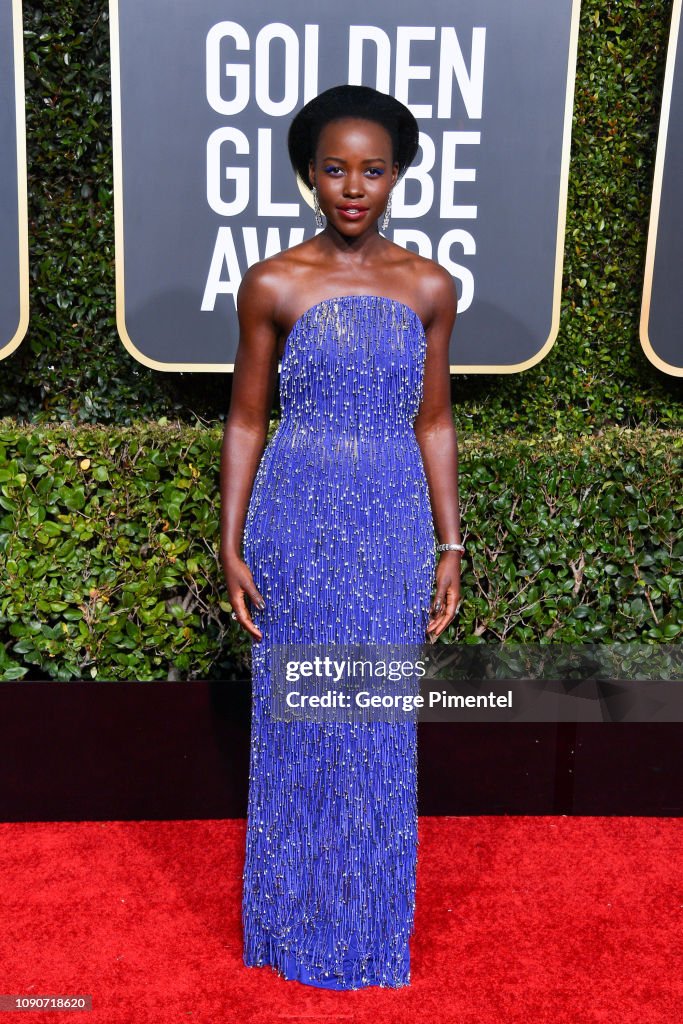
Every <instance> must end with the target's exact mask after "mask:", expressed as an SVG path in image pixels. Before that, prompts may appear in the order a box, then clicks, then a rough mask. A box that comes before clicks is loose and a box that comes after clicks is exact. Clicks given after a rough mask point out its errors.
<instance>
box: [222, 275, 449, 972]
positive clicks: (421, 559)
mask: <svg viewBox="0 0 683 1024" xmlns="http://www.w3.org/2000/svg"><path fill="white" fill-rule="evenodd" d="M426 345H427V341H426V336H425V332H424V329H423V325H422V323H421V321H420V319H419V317H418V316H417V314H416V313H415V312H414V311H413V310H412V309H411V308H410V307H408V306H406V305H405V304H403V303H401V302H399V301H397V300H394V299H389V298H384V297H380V296H374V295H348V296H342V297H338V298H333V299H324V300H323V301H321V302H318V303H316V304H315V305H314V306H312V307H311V308H310V309H308V310H307V311H306V312H305V313H303V315H302V316H301V317H300V318H299V319H298V320H297V322H296V323H295V325H294V327H293V329H292V331H291V333H290V335H289V337H288V338H287V341H286V344H285V351H284V353H283V357H282V364H281V374H280V404H281V420H280V424H279V426H278V428H277V430H276V432H275V434H274V435H273V437H272V439H271V441H270V442H269V444H268V445H267V447H266V449H265V451H264V453H263V456H262V458H261V461H260V463H259V466H258V469H257V472H256V475H255V479H254V484H253V488H252V492H251V497H250V501H249V506H248V510H247V516H246V520H245V529H244V541H243V555H244V560H245V562H246V564H247V565H248V566H249V568H250V570H251V572H252V576H253V578H254V582H255V583H256V586H257V587H258V589H259V591H260V593H261V594H262V596H263V598H264V601H265V609H264V610H263V611H260V610H258V609H255V608H254V609H253V610H252V617H253V620H254V622H255V624H256V625H257V626H258V627H259V628H260V629H261V631H262V636H263V639H262V641H260V642H259V641H253V642H252V680H253V682H252V686H253V690H252V725H251V749H250V767H249V799H248V817H247V842H246V857H245V863H244V873H243V899H242V923H243V937H244V949H243V959H244V963H245V964H246V965H247V966H262V965H270V966H271V967H272V968H273V969H274V970H275V971H276V972H277V973H278V974H280V975H281V976H282V977H284V978H286V979H289V980H298V981H300V982H303V983H305V984H308V985H315V986H318V987H323V988H334V989H358V988H361V987H365V986H369V985H378V986H382V987H392V988H396V987H400V986H404V985H407V984H409V983H410V947H409V939H410V936H411V934H412V932H413V927H414V911H415V882H416V866H417V845H418V837H417V744H416V725H415V721H414V719H413V721H411V722H405V721H400V722H398V723H396V722H381V721H371V722H362V723H356V722H339V721H337V722H313V721H301V720H298V721H289V722H283V721H275V720H274V719H272V718H270V717H269V715H268V714H267V703H268V697H269V693H270V671H271V654H272V645H273V644H285V643H311V644H338V643H344V644H346V643H350V644H355V643H376V644H384V643H386V644H390V643H393V642H399V643H404V642H405V643H410V644H412V643H416V644H422V643H424V642H425V637H426V634H425V630H426V627H427V624H428V622H429V604H430V600H431V593H432V582H433V576H434V569H435V557H436V548H435V538H434V530H433V520H432V510H431V504H430V498H429V492H428V486H427V480H426V476H425V472H424V466H423V462H422V457H421V452H420V449H419V446H418V444H417V439H416V436H415V432H414V429H413V422H414V420H415V417H416V415H417V412H418V408H419V405H420V401H421V398H422V393H423V375H424V361H425V355H426Z"/></svg>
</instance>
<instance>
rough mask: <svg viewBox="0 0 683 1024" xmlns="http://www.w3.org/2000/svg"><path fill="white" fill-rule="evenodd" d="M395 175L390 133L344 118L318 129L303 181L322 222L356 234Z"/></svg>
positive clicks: (380, 205) (377, 211)
mask: <svg viewBox="0 0 683 1024" xmlns="http://www.w3.org/2000/svg"><path fill="white" fill-rule="evenodd" d="M397 177H398V164H397V163H394V161H393V147H392V144H391V136H390V135H389V132H388V131H387V130H386V128H383V127H382V125H381V124H377V123H376V122H374V121H365V120H361V119H360V118H355V117H354V118H351V117H349V118H344V119H343V120H340V121H331V122H330V123H329V124H326V125H325V127H324V128H323V130H322V131H321V133H320V136H319V138H318V149H317V152H316V155H315V159H314V160H311V163H310V168H309V179H310V182H311V184H312V185H315V186H316V188H317V189H318V199H319V201H320V206H321V208H322V211H323V213H324V214H325V216H326V217H327V221H328V224H331V225H332V226H333V227H335V228H336V229H337V230H338V231H339V232H340V233H341V234H342V235H349V236H357V235H362V234H364V233H365V232H366V231H367V230H368V228H370V227H373V226H374V225H375V224H376V222H377V220H378V219H379V218H380V217H381V216H382V214H383V213H384V209H385V207H386V205H387V200H388V198H389V193H390V192H391V189H392V187H393V186H394V184H395V183H396V179H397Z"/></svg>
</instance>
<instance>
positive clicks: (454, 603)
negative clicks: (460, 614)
mask: <svg viewBox="0 0 683 1024" xmlns="http://www.w3.org/2000/svg"><path fill="white" fill-rule="evenodd" d="M459 598H460V594H459V590H457V589H456V588H455V587H448V589H447V590H446V591H445V593H440V592H439V588H437V592H436V594H435V595H434V601H433V603H432V607H431V609H430V618H431V621H430V623H429V625H428V626H427V635H428V637H429V640H430V641H431V642H432V643H434V641H435V640H436V638H437V637H438V636H440V634H441V633H443V631H444V629H446V627H447V626H448V625H449V624H450V623H451V622H452V621H453V619H454V618H455V614H456V612H457V610H458V604H459Z"/></svg>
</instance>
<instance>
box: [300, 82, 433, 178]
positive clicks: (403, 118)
mask: <svg viewBox="0 0 683 1024" xmlns="http://www.w3.org/2000/svg"><path fill="white" fill-rule="evenodd" d="M347 117H353V118H360V119H361V120H363V121H374V122H375V123H376V124H381V125H382V127H383V128H386V130H387V131H388V133H389V135H390V136H391V142H392V146H393V151H394V153H393V155H394V160H395V161H396V163H397V164H398V176H399V178H400V177H401V175H402V174H403V173H404V171H405V170H406V169H407V168H408V167H410V165H411V163H412V162H413V160H414V159H415V154H416V153H417V150H418V146H419V139H420V135H419V128H418V124H417V121H416V120H415V118H414V117H413V115H412V114H411V112H410V111H409V110H408V108H407V107H406V106H404V104H403V103H400V102H399V101H398V100H396V99H394V97H393V96H387V95H386V93H383V92H378V91H377V89H371V88H369V86H367V85H335V86H334V87H333V88H332V89H326V90H325V92H321V93H320V95H319V96H316V97H314V99H312V100H310V101H309V102H308V103H307V104H306V106H305V107H302V108H301V110H300V111H299V113H298V114H297V115H296V117H295V118H294V120H293V121H292V123H291V125H290V128H289V134H288V136H287V148H288V149H289V158H290V160H291V161H292V167H293V168H294V170H295V171H296V172H297V174H298V175H299V177H300V178H301V180H302V182H303V183H304V185H306V186H307V187H308V188H310V187H311V185H310V183H309V180H308V165H309V161H310V160H312V159H314V157H315V151H316V148H317V146H318V139H319V137H320V133H321V131H322V130H323V128H324V127H325V125H327V124H329V123H330V121H341V120H342V118H347Z"/></svg>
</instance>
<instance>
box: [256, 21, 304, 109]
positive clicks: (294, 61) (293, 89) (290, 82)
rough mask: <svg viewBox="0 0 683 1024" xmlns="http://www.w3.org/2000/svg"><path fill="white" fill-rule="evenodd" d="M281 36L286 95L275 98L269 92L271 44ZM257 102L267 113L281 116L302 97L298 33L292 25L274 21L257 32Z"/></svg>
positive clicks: (292, 107)
mask: <svg viewBox="0 0 683 1024" xmlns="http://www.w3.org/2000/svg"><path fill="white" fill-rule="evenodd" d="M274 39H279V40H281V41H282V42H283V43H284V44H285V82H284V95H283V97H282V99H281V100H273V99H272V97H271V95H270V71H271V67H272V63H273V62H272V60H271V56H270V44H271V43H272V42H273V40H274ZM255 51H256V75H255V80H256V81H255V89H254V92H255V97H256V102H257V103H258V105H259V107H260V108H261V110H262V111H263V113H264V114H269V115H270V116H271V117H282V116H283V115H284V114H290V113H291V112H292V111H293V110H294V108H295V106H296V105H297V103H298V101H299V37H298V36H297V34H296V32H295V31H294V29H293V28H292V27H291V26H290V25H283V24H281V23H280V22H275V23H273V24H272V25H264V26H263V28H262V29H261V31H260V32H259V34H258V35H257V36H256V47H255Z"/></svg>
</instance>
